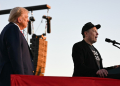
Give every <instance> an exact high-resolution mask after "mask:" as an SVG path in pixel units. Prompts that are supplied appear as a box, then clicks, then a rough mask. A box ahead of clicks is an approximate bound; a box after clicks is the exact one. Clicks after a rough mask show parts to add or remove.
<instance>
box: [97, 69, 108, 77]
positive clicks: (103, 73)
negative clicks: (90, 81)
mask: <svg viewBox="0 0 120 86" xmlns="http://www.w3.org/2000/svg"><path fill="white" fill-rule="evenodd" d="M96 74H97V75H99V76H100V77H105V76H107V74H108V71H107V70H105V69H100V70H98V71H97V72H96Z"/></svg>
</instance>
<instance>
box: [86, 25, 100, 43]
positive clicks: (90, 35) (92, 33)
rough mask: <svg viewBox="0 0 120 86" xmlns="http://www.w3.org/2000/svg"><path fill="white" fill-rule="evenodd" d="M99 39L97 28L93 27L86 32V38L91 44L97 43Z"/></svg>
mask: <svg viewBox="0 0 120 86" xmlns="http://www.w3.org/2000/svg"><path fill="white" fill-rule="evenodd" d="M97 37H98V32H97V28H96V27H93V28H91V29H89V30H88V31H86V38H87V40H88V41H89V42H90V43H91V44H93V43H95V42H96V41H97Z"/></svg>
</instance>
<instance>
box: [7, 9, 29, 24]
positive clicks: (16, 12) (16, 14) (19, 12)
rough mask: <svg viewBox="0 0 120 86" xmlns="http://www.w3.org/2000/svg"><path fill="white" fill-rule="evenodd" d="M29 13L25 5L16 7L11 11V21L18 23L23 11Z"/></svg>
mask: <svg viewBox="0 0 120 86" xmlns="http://www.w3.org/2000/svg"><path fill="white" fill-rule="evenodd" d="M25 12H27V13H29V11H28V10H27V9H25V8H23V7H15V8H13V9H12V10H11V11H10V15H9V19H8V21H9V22H13V23H16V22H17V18H18V17H20V16H21V15H22V14H23V13H25Z"/></svg>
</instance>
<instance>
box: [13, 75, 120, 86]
mask: <svg viewBox="0 0 120 86" xmlns="http://www.w3.org/2000/svg"><path fill="white" fill-rule="evenodd" d="M11 86H120V80H118V79H109V78H96V77H50V76H32V75H11Z"/></svg>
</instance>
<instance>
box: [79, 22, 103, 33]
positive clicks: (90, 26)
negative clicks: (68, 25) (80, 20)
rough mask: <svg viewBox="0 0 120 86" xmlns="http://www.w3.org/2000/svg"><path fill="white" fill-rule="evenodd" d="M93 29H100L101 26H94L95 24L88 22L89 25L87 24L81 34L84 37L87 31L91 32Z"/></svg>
mask: <svg viewBox="0 0 120 86" xmlns="http://www.w3.org/2000/svg"><path fill="white" fill-rule="evenodd" d="M93 27H96V28H97V29H99V28H100V27H101V25H100V24H98V25H94V24H92V23H91V22H88V23H86V24H85V25H84V26H83V28H82V31H81V34H82V35H83V34H84V32H85V31H87V30H89V29H91V28H93Z"/></svg>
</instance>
